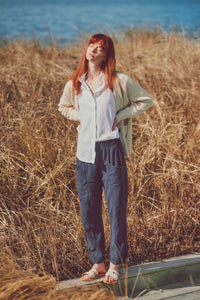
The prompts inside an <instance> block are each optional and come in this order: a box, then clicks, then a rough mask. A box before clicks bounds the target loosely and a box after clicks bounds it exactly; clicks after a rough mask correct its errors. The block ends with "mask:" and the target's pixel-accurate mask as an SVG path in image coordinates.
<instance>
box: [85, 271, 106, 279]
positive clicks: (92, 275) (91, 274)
mask: <svg viewBox="0 0 200 300" xmlns="http://www.w3.org/2000/svg"><path fill="white" fill-rule="evenodd" d="M105 274H106V272H98V271H97V270H96V269H94V268H93V269H91V270H90V271H88V272H85V273H83V274H82V277H81V280H83V281H90V280H95V279H96V278H99V277H103V276H104V275H105ZM85 275H88V276H89V278H85Z"/></svg>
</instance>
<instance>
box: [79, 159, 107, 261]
mask: <svg viewBox="0 0 200 300" xmlns="http://www.w3.org/2000/svg"><path fill="white" fill-rule="evenodd" d="M99 175H100V173H99V168H98V165H97V164H90V163H85V162H82V161H80V160H78V159H77V164H76V177H77V188H78V195H79V200H80V206H81V217H82V222H83V227H84V231H85V237H86V243H87V249H88V252H89V255H90V259H91V262H92V263H100V262H103V261H104V260H105V239H104V229H103V221H102V180H101V178H100V176H99Z"/></svg>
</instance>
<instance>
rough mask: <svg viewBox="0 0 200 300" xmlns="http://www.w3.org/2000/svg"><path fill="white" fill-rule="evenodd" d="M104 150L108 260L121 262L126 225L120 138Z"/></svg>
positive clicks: (125, 251)
mask: <svg viewBox="0 0 200 300" xmlns="http://www.w3.org/2000/svg"><path fill="white" fill-rule="evenodd" d="M106 151H107V152H109V154H108V153H107V154H106V156H107V157H108V156H109V157H110V159H109V162H108V161H107V162H105V163H106V164H105V168H104V170H105V171H104V174H103V184H104V190H105V198H106V202H107V206H108V212H109V217H110V226H111V236H110V261H111V262H112V263H114V264H122V263H124V262H125V260H126V258H127V255H128V246H127V226H126V209H127V199H128V177H127V168H126V162H125V158H124V154H123V150H122V146H121V141H120V140H118V141H117V142H115V143H110V145H109V147H107V149H106Z"/></svg>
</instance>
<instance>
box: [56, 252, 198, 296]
mask: <svg viewBox="0 0 200 300" xmlns="http://www.w3.org/2000/svg"><path fill="white" fill-rule="evenodd" d="M120 271H121V273H122V275H121V277H120V282H119V283H118V284H115V285H110V286H109V287H110V288H112V289H113V291H114V292H115V293H116V294H118V295H124V294H126V295H129V296H130V295H131V296H133V295H136V294H138V293H140V292H142V291H144V290H150V289H152V288H159V287H160V286H163V285H166V284H171V283H174V282H181V281H185V280H188V279H190V277H191V278H193V279H194V278H197V277H199V278H200V253H196V254H190V255H184V256H178V257H173V258H169V259H165V260H163V261H160V262H152V263H144V264H140V265H135V266H130V267H128V268H124V269H121V270H120ZM85 285H102V286H103V285H105V283H103V278H100V279H97V280H93V281H89V282H88V281H87V282H84V281H81V280H80V279H71V280H66V281H61V282H59V283H58V284H57V290H58V291H62V290H65V289H67V288H74V287H77V288H78V287H79V288H80V287H81V286H85ZM106 286H108V285H106Z"/></svg>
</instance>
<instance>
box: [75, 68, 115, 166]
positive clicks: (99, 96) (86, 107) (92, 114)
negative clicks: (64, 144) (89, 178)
mask: <svg viewBox="0 0 200 300" xmlns="http://www.w3.org/2000/svg"><path fill="white" fill-rule="evenodd" d="M85 77H86V74H84V75H83V76H82V77H81V78H80V79H79V80H80V82H81V84H82V85H81V93H80V94H79V96H78V105H79V113H80V125H81V126H80V131H79V134H78V145H77V157H78V159H79V160H81V161H84V162H88V163H94V162H95V156H96V153H95V143H96V142H97V141H107V140H110V139H116V138H119V130H118V128H117V127H116V128H115V130H114V131H112V127H113V123H114V120H115V116H116V105H115V98H114V94H113V92H112V90H111V89H109V88H107V89H105V76H104V73H102V72H101V74H100V75H99V82H98V85H97V88H96V91H95V93H94V94H92V92H91V90H90V88H89V87H88V85H87V84H86V82H85Z"/></svg>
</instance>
